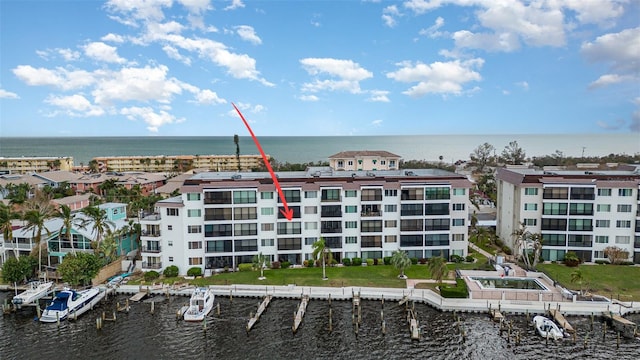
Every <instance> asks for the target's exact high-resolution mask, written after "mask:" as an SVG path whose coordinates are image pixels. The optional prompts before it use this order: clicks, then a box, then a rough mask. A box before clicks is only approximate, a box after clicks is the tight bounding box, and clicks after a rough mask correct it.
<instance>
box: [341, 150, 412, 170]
mask: <svg viewBox="0 0 640 360" xmlns="http://www.w3.org/2000/svg"><path fill="white" fill-rule="evenodd" d="M399 165H400V156H399V155H396V154H392V153H390V152H388V151H382V150H376V151H369V150H361V151H341V152H339V153H337V154H334V155H331V156H329V166H330V167H331V168H332V169H334V170H345V171H354V170H357V171H370V170H396V169H399Z"/></svg>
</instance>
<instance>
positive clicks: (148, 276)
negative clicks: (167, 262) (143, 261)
mask: <svg viewBox="0 0 640 360" xmlns="http://www.w3.org/2000/svg"><path fill="white" fill-rule="evenodd" d="M159 277H160V273H159V272H157V271H155V270H151V271H147V272H146V273H144V281H153V280H155V279H157V278H159Z"/></svg>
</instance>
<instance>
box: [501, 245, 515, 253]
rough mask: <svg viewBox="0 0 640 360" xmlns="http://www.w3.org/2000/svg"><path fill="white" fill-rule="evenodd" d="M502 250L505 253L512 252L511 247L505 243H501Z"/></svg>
mask: <svg viewBox="0 0 640 360" xmlns="http://www.w3.org/2000/svg"><path fill="white" fill-rule="evenodd" d="M502 252H503V253H505V254H507V255H511V254H513V251H511V248H510V247H508V246H507V245H503V246H502Z"/></svg>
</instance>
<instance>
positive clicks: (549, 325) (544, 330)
mask: <svg viewBox="0 0 640 360" xmlns="http://www.w3.org/2000/svg"><path fill="white" fill-rule="evenodd" d="M533 325H534V326H535V327H536V330H537V331H538V334H540V336H542V337H543V338H545V339H546V338H550V339H554V340H558V339H562V338H564V331H562V329H560V327H558V325H557V324H556V323H554V322H553V321H552V320H550V319H548V318H546V317H544V316H540V315H538V316H535V317H534V318H533Z"/></svg>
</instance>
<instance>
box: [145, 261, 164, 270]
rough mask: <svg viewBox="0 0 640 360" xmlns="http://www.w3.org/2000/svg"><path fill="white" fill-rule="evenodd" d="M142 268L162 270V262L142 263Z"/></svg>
mask: <svg viewBox="0 0 640 360" xmlns="http://www.w3.org/2000/svg"><path fill="white" fill-rule="evenodd" d="M142 268H143V269H161V268H162V262H157V263H148V262H143V263H142Z"/></svg>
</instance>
